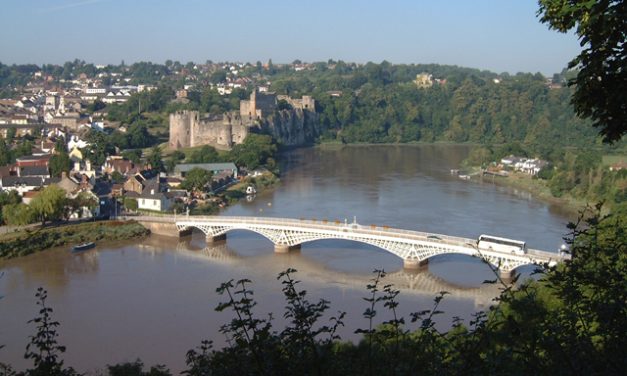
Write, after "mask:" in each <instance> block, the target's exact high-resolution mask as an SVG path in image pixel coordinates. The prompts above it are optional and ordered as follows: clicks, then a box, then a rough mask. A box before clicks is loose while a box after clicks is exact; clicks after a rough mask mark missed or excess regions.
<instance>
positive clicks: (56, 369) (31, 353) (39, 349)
mask: <svg viewBox="0 0 627 376" xmlns="http://www.w3.org/2000/svg"><path fill="white" fill-rule="evenodd" d="M35 296H36V297H37V305H38V306H39V315H38V316H37V317H36V318H34V319H32V320H29V321H28V323H29V324H30V323H34V324H35V325H36V326H37V332H36V333H35V335H33V336H30V342H29V344H28V345H27V346H26V353H25V354H24V358H26V359H32V360H33V368H31V369H28V370H27V371H26V372H25V374H26V375H28V376H65V375H77V373H76V372H75V371H74V370H73V369H72V368H64V367H63V360H62V359H61V354H63V353H64V352H65V346H61V345H59V343H58V342H57V337H58V336H59V333H58V332H57V328H58V327H59V323H58V322H57V321H54V320H53V319H52V308H50V307H48V306H47V305H46V299H47V298H48V292H47V291H46V290H44V289H43V288H41V287H40V288H38V289H37V294H35Z"/></svg>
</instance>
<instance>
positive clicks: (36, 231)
mask: <svg viewBox="0 0 627 376" xmlns="http://www.w3.org/2000/svg"><path fill="white" fill-rule="evenodd" d="M148 234H150V231H148V230H147V229H145V228H144V227H143V226H142V225H140V224H139V223H137V222H135V221H101V222H88V223H80V224H70V225H65V226H57V227H44V228H26V229H22V230H19V231H15V232H11V233H6V234H3V235H0V259H8V258H13V257H19V256H25V255H28V254H31V253H35V252H40V251H43V250H46V249H48V248H52V247H59V246H65V245H73V244H78V243H82V242H99V241H111V240H126V239H134V238H140V237H143V236H147V235H148Z"/></svg>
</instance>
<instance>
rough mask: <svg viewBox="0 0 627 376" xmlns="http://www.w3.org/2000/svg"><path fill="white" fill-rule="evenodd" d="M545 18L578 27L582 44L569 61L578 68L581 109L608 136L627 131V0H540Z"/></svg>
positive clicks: (576, 100) (564, 28)
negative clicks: (626, 65)
mask: <svg viewBox="0 0 627 376" xmlns="http://www.w3.org/2000/svg"><path fill="white" fill-rule="evenodd" d="M539 5H540V9H539V10H538V15H539V16H540V20H541V21H542V22H543V23H548V24H549V27H550V28H552V29H555V30H557V31H559V32H562V33H566V32H568V31H569V30H572V29H575V32H576V34H577V36H578V37H579V41H580V45H581V47H582V48H583V50H582V51H581V53H580V54H579V55H578V56H576V57H575V58H574V59H573V60H572V61H571V62H570V63H569V64H568V66H569V68H575V69H578V70H579V72H578V73H577V78H576V79H575V80H572V81H570V82H569V85H574V86H575V93H574V95H573V97H572V103H573V105H574V107H575V111H576V112H577V114H578V115H579V116H581V117H584V118H591V119H592V120H593V122H594V123H593V125H594V126H595V127H598V128H600V133H601V134H602V135H603V136H604V141H606V142H614V141H618V140H620V139H621V138H622V136H623V134H625V132H626V131H627V126H626V125H625V124H627V106H625V99H624V98H623V95H624V93H626V92H627V69H625V61H626V60H627V52H626V50H625V48H626V46H625V30H627V16H626V15H627V4H626V3H625V2H624V1H623V0H602V1H589V0H539Z"/></svg>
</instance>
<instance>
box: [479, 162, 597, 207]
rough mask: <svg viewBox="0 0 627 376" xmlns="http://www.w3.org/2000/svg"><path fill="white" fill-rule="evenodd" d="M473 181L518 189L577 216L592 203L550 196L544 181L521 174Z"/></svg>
mask: <svg viewBox="0 0 627 376" xmlns="http://www.w3.org/2000/svg"><path fill="white" fill-rule="evenodd" d="M473 179H474V180H481V181H483V182H489V183H493V184H495V185H498V186H503V187H508V188H514V189H520V190H522V191H524V192H528V193H530V194H531V195H532V196H533V198H534V199H536V200H538V201H542V202H545V203H548V204H552V205H557V206H559V207H561V208H562V209H564V210H565V211H567V212H568V213H570V214H571V215H578V214H579V213H580V212H581V211H582V210H583V209H585V207H586V205H593V204H594V203H593V202H586V201H585V200H582V199H577V198H574V197H572V196H571V195H569V194H565V195H564V196H562V197H555V196H553V195H552V194H551V190H550V189H549V187H548V186H547V183H546V181H544V180H541V179H534V178H533V177H532V176H531V175H529V174H525V173H522V172H510V174H509V176H494V175H484V176H482V175H481V174H477V175H474V176H473Z"/></svg>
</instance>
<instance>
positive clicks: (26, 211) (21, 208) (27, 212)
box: [2, 203, 37, 226]
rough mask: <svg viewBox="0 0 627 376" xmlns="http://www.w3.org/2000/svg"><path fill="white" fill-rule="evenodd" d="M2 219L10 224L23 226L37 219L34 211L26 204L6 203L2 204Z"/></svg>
mask: <svg viewBox="0 0 627 376" xmlns="http://www.w3.org/2000/svg"><path fill="white" fill-rule="evenodd" d="M2 219H4V221H5V222H6V224H8V225H11V226H23V225H27V224H29V223H33V222H35V221H36V220H37V214H36V213H35V211H34V210H33V209H32V208H31V207H30V206H29V205H26V204H23V203H19V204H8V205H4V206H2Z"/></svg>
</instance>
